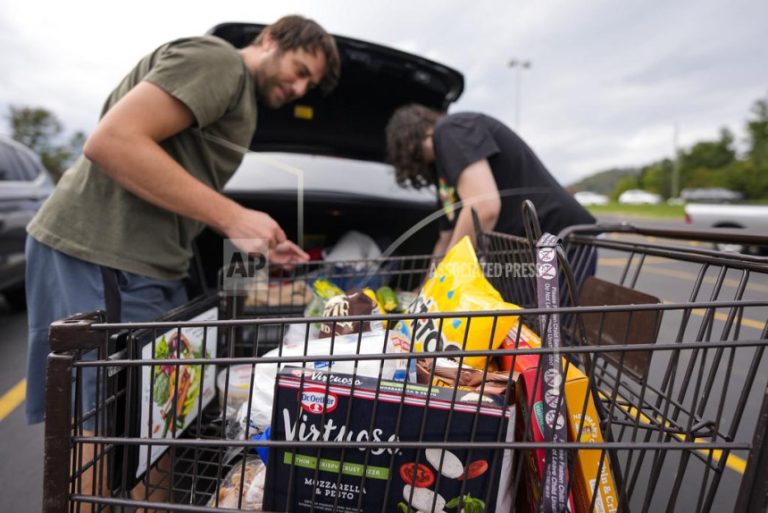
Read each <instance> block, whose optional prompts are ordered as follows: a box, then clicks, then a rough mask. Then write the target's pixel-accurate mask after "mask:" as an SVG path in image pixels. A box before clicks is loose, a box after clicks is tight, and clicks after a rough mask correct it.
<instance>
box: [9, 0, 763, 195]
mask: <svg viewBox="0 0 768 513" xmlns="http://www.w3.org/2000/svg"><path fill="white" fill-rule="evenodd" d="M289 13H300V14H304V15H307V16H310V17H312V18H314V19H316V20H317V21H319V22H320V23H321V24H322V25H324V26H325V27H326V28H327V29H328V30H329V31H331V32H334V33H337V34H340V35H345V36H350V37H354V38H359V39H365V40H368V41H372V42H376V43H379V44H384V45H387V46H392V47H395V48H398V49H401V50H406V51H409V52H414V53H419V54H422V55H425V56H427V57H429V58H431V59H434V60H437V61H439V62H442V63H444V64H447V65H449V66H452V67H454V68H456V69H458V70H460V71H462V72H463V73H464V76H465V80H466V83H465V92H464V95H463V96H462V98H461V99H460V100H459V102H457V104H456V105H455V107H454V108H453V109H452V110H454V111H456V110H477V111H482V112H486V113H488V114H491V115H494V116H496V117H497V118H499V119H501V120H502V121H505V122H506V123H507V124H509V125H510V126H512V127H515V125H516V124H517V118H518V114H519V126H518V131H519V132H520V134H521V135H522V136H523V137H524V138H525V139H527V140H528V142H529V143H530V144H531V146H532V147H533V148H534V149H535V150H536V151H537V152H538V153H539V155H540V157H541V158H542V160H543V161H544V162H545V164H547V165H548V167H549V168H550V169H551V170H552V172H553V173H554V174H555V175H556V176H557V177H558V178H559V179H560V181H561V182H563V183H566V184H567V183H570V182H572V181H574V180H576V179H578V178H579V177H581V176H585V175H588V174H591V173H592V172H594V171H597V170H601V169H606V168H610V167H614V166H628V165H642V164H645V163H649V162H652V161H654V160H656V159H659V158H663V157H666V156H670V155H672V153H673V147H674V146H673V142H674V132H675V125H677V126H678V127H679V143H680V145H681V146H689V145H691V144H693V143H694V142H696V141H698V140H702V139H713V138H716V137H717V136H718V132H719V129H720V128H721V127H723V126H727V127H728V128H730V129H731V130H733V131H734V132H735V133H736V134H737V138H739V139H741V138H743V125H744V121H745V119H746V118H747V117H748V115H749V109H750V107H751V106H752V104H753V103H754V102H755V100H757V99H758V98H761V97H763V98H765V97H766V96H767V95H768V52H766V49H767V48H768V37H766V26H767V25H766V20H768V2H766V1H765V0H729V1H725V0H679V1H675V2H669V1H666V0H646V1H642V2H626V1H621V0H585V1H581V2H579V1H573V0H551V1H550V0H539V1H534V0H476V1H475V2H469V1H466V0H464V1H460V0H440V1H437V0H435V1H433V0H422V1H413V0H408V1H401V0H390V1H388V2H380V1H367V2H359V1H358V2H351V1H341V0H339V1H334V0H325V1H315V2H309V1H307V2H299V1H290V0H282V1H279V2H264V1H256V0H252V1H247V2H246V1H239V0H226V1H220V2H210V1H208V2H198V1H183V2H182V1H177V0H166V1H162V0H154V1H152V2H150V1H147V0H133V1H131V2H120V3H113V2H95V1H93V2H90V1H85V0H70V1H66V2H54V1H52V0H49V1H40V0H25V1H24V2H12V1H11V0H0V47H1V48H2V51H1V52H0V69H2V73H0V112H2V113H3V114H4V113H6V112H7V107H8V105H9V104H13V105H28V106H42V107H45V108H47V109H50V110H51V111H53V112H54V113H56V114H57V115H58V116H59V117H60V118H61V119H62V120H63V122H64V123H65V125H66V128H67V129H69V130H73V131H74V130H83V131H85V132H90V131H91V130H92V128H93V126H94V125H95V123H96V121H97V118H98V113H99V110H100V108H101V104H102V102H103V100H104V98H105V97H106V95H107V93H108V92H109V91H110V90H111V88H112V87H113V86H114V85H115V84H116V83H117V82H118V81H119V80H120V78H121V77H122V76H123V75H124V74H125V73H126V72H127V71H128V70H129V69H130V68H131V67H132V66H133V65H134V64H135V62H136V61H137V60H138V59H139V58H141V57H142V56H143V55H144V54H145V53H147V52H149V51H150V50H152V49H153V48H154V47H156V46H158V45H159V44H161V43H163V42H165V41H168V40H171V39H174V38H177V37H182V36H188V35H193V34H201V33H204V32H205V31H206V30H208V29H209V28H210V27H212V26H213V25H215V24H217V23H219V22H222V21H253V22H262V23H269V22H271V21H274V20H275V19H277V18H278V17H280V16H281V15H283V14H289ZM511 59H522V60H528V61H530V62H531V63H532V65H531V67H530V68H529V69H527V70H525V71H523V72H522V74H521V76H520V77H518V76H517V75H516V74H517V73H518V70H516V69H511V68H509V67H508V62H509V61H510V60H511ZM518 78H520V79H521V84H522V87H521V88H520V89H519V91H518V89H517V80H518ZM518 92H519V94H520V111H519V112H516V104H517V102H516V97H517V94H518ZM0 133H4V134H7V133H8V128H7V123H6V121H5V119H3V120H2V122H0Z"/></svg>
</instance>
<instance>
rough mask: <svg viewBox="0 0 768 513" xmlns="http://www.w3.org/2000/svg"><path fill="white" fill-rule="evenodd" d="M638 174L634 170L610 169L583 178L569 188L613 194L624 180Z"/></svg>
mask: <svg viewBox="0 0 768 513" xmlns="http://www.w3.org/2000/svg"><path fill="white" fill-rule="evenodd" d="M636 174H638V170H637V169H634V168H623V169H609V170H607V171H600V172H599V173H595V174H594V175H590V176H587V177H586V178H582V179H581V180H579V181H578V182H575V183H573V184H571V185H570V186H569V188H573V189H574V190H576V191H594V192H599V193H601V194H611V192H613V190H614V189H615V188H616V185H617V184H618V183H619V181H621V179H622V178H624V177H625V176H628V175H636Z"/></svg>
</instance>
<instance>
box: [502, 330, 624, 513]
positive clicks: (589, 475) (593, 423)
mask: <svg viewBox="0 0 768 513" xmlns="http://www.w3.org/2000/svg"><path fill="white" fill-rule="evenodd" d="M513 340H514V339H513ZM529 340H531V339H530V337H526V338H525V340H524V339H523V338H522V337H521V338H520V343H519V347H526V346H527V342H528V341H529ZM527 347H530V346H527ZM520 358H521V357H518V360H517V362H516V364H515V367H516V369H520V370H522V374H521V378H520V381H519V385H520V388H519V390H518V404H519V412H520V415H519V417H518V419H519V420H518V433H517V435H516V437H517V439H518V440H523V438H522V437H523V431H522V429H523V427H524V426H526V425H527V424H528V422H529V417H530V413H531V412H532V411H533V412H537V411H540V409H537V406H536V405H537V404H540V403H541V401H542V400H543V399H542V392H541V390H542V386H541V383H539V386H538V387H534V384H535V379H536V374H537V368H538V362H536V361H535V360H531V359H530V358H531V357H528V358H526V359H520ZM532 358H537V357H536V356H533V357H532ZM523 366H526V367H527V368H525V369H524V370H523V369H522V367H523ZM563 366H565V360H564V359H563ZM534 389H535V391H536V396H535V397H533V395H532V394H533V391H534ZM564 393H565V406H566V410H567V413H568V422H567V424H568V439H569V440H570V441H581V442H590V443H600V442H603V434H602V429H601V428H600V419H599V417H598V416H597V408H596V407H595V401H594V397H593V396H592V392H591V391H590V389H589V378H587V376H586V375H585V374H584V373H583V372H582V371H581V370H580V369H578V368H577V367H576V366H574V365H572V364H571V365H568V366H567V374H566V376H565V385H564ZM585 404H586V407H585ZM582 414H583V415H582ZM582 419H583V420H582ZM582 423H583V424H584V427H583V428H582V429H581V436H580V437H579V427H580V426H581V425H582ZM542 430H543V420H542V419H540V418H536V422H533V423H531V431H532V432H531V433H530V436H529V438H528V440H529V441H533V442H540V441H543V440H544V435H543V431H542ZM528 453H529V454H528V462H527V475H528V486H529V500H530V501H532V504H537V503H538V500H539V498H540V497H541V483H540V481H541V478H542V476H543V472H544V458H545V457H546V451H544V450H535V451H528ZM601 459H602V467H601V466H600V464H601ZM569 468H572V469H573V472H572V478H573V484H572V485H571V498H570V501H572V502H573V505H574V506H575V510H572V511H576V512H578V513H582V512H590V511H595V512H597V513H611V512H615V511H618V504H619V503H618V490H617V488H616V483H615V481H614V479H613V472H612V471H611V464H610V461H609V458H608V454H607V453H603V452H602V451H600V450H597V449H595V450H589V449H582V450H579V451H575V461H574V462H573V463H572V466H570V467H569ZM598 469H600V473H599V478H598ZM596 483H599V484H598V485H597V492H598V493H597V495H598V497H597V499H596V501H595V507H594V509H590V506H591V504H592V498H593V495H594V492H595V486H596Z"/></svg>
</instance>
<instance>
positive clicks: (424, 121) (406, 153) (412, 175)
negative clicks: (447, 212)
mask: <svg viewBox="0 0 768 513" xmlns="http://www.w3.org/2000/svg"><path fill="white" fill-rule="evenodd" d="M444 114H445V113H443V112H440V111H437V110H434V109H430V108H429V107H425V106H423V105H419V104H416V103H411V104H409V105H405V106H403V107H400V108H399V109H397V110H396V111H395V113H394V114H392V117H391V118H389V122H388V123H387V130H386V133H387V160H388V161H389V163H390V164H392V165H393V166H394V167H395V180H397V184H398V185H399V186H400V187H408V186H410V187H413V188H414V189H421V188H422V187H426V186H428V185H431V184H433V183H435V169H434V163H427V162H425V161H424V154H423V151H422V147H421V146H422V142H423V141H424V139H425V138H426V137H427V134H428V133H429V131H430V130H431V129H433V128H434V126H435V124H437V120H438V119H440V118H441V117H442V116H443V115H444Z"/></svg>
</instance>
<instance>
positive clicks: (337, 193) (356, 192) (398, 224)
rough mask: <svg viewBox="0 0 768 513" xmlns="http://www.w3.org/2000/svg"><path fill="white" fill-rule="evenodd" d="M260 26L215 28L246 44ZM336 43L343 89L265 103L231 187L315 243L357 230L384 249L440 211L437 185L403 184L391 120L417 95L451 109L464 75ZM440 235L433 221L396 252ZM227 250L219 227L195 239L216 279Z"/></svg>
mask: <svg viewBox="0 0 768 513" xmlns="http://www.w3.org/2000/svg"><path fill="white" fill-rule="evenodd" d="M262 28H263V25H256V24H249V23H224V24H221V25H218V26H216V27H214V28H213V29H211V31H210V32H209V33H211V34H213V35H216V36H219V37H221V38H223V39H226V40H227V41H229V42H231V43H232V44H233V45H234V46H236V47H238V48H239V47H243V46H245V45H247V44H249V43H250V42H251V41H252V40H253V38H254V37H256V35H257V34H258V33H259V32H260V31H261V29H262ZM336 41H337V45H338V48H339V53H340V55H341V66H342V69H341V80H340V81H339V84H338V87H337V88H336V89H335V90H334V91H333V92H332V93H331V94H329V95H328V96H322V95H321V94H320V92H319V91H310V92H309V94H307V95H306V96H305V97H303V98H302V99H300V100H298V101H296V102H294V103H292V104H289V105H286V106H284V107H282V108H280V109H277V110H271V109H260V110H259V127H258V129H257V130H256V133H255V135H254V138H253V140H252V142H251V145H250V148H249V149H250V150H251V153H249V154H247V155H246V156H245V159H244V161H243V163H242V165H241V167H240V169H239V170H238V171H237V173H236V174H235V175H234V177H233V178H232V179H231V180H230V182H229V184H228V185H227V187H226V188H225V194H227V195H228V196H229V197H231V198H233V199H235V200H236V201H238V202H240V203H241V204H243V205H246V206H248V207H251V208H256V209H258V210H262V211H265V212H267V213H269V214H270V215H271V216H272V217H274V218H275V219H276V220H277V221H278V222H279V223H280V225H281V226H282V227H283V228H284V229H285V231H286V234H287V236H288V237H289V238H291V239H292V240H294V241H301V242H303V246H304V248H305V249H307V250H311V249H316V248H328V247H331V246H332V245H333V244H334V243H335V242H336V241H337V240H338V239H339V238H340V237H341V236H342V235H343V234H344V233H346V232H347V231H349V230H356V231H360V232H363V233H365V234H367V235H369V236H370V237H372V238H373V239H374V240H375V241H376V242H377V244H378V245H379V246H380V247H381V249H384V248H386V247H387V246H388V245H389V244H391V243H392V242H394V241H395V239H396V238H397V237H398V236H399V235H401V234H402V233H404V232H406V231H407V230H408V229H409V228H411V227H413V226H414V225H415V224H416V223H418V222H419V221H421V220H422V219H424V218H425V217H426V216H428V215H429V214H431V213H433V212H434V211H435V210H437V208H438V207H437V200H436V195H435V191H434V189H426V190H424V189H422V190H420V191H412V190H405V189H401V188H399V187H397V186H396V184H395V179H394V174H393V173H394V172H393V169H392V167H391V166H389V165H388V164H386V163H385V158H386V142H385V137H384V128H385V126H386V123H387V121H388V120H389V118H390V116H391V115H392V113H393V112H394V110H395V109H396V108H397V107H400V106H402V105H405V104H408V103H412V102H418V103H421V104H424V105H427V106H429V107H432V108H435V109H441V110H447V109H448V106H449V105H450V104H451V103H452V102H454V101H455V100H457V99H458V98H459V96H460V95H461V93H462V91H463V89H464V77H463V75H462V74H461V73H459V72H458V71H456V70H454V69H451V68H449V67H447V66H445V65H442V64H439V63H436V62H434V61H431V60H428V59H425V58H423V57H419V56H417V55H413V54H409V53H405V52H402V51H399V50H395V49H392V48H387V47H384V46H381V45H377V44H373V43H367V42H364V41H359V40H354V39H350V38H346V37H338V36H337V38H336ZM300 180H301V181H302V182H303V188H301V189H300V187H299V182H300ZM300 204H301V207H300V206H299V205H300ZM436 237H437V223H436V222H432V223H430V224H428V225H427V226H426V227H424V228H423V229H421V230H420V231H418V233H415V234H414V235H413V236H411V237H409V238H408V239H407V240H406V241H405V242H404V243H403V244H402V245H401V246H399V247H398V248H396V250H395V254H400V255H408V254H428V253H430V252H431V251H432V247H433V245H434V241H435V240H436ZM221 247H222V241H221V237H220V236H219V235H218V234H216V233H214V232H213V231H212V230H206V231H204V232H203V233H202V234H201V235H200V237H199V238H198V240H197V243H196V252H197V254H198V256H199V258H200V263H201V265H200V267H201V268H202V269H203V272H204V275H205V276H204V278H205V283H207V284H209V285H213V284H215V280H216V272H217V270H218V268H219V267H220V266H221V263H222V249H221Z"/></svg>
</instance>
